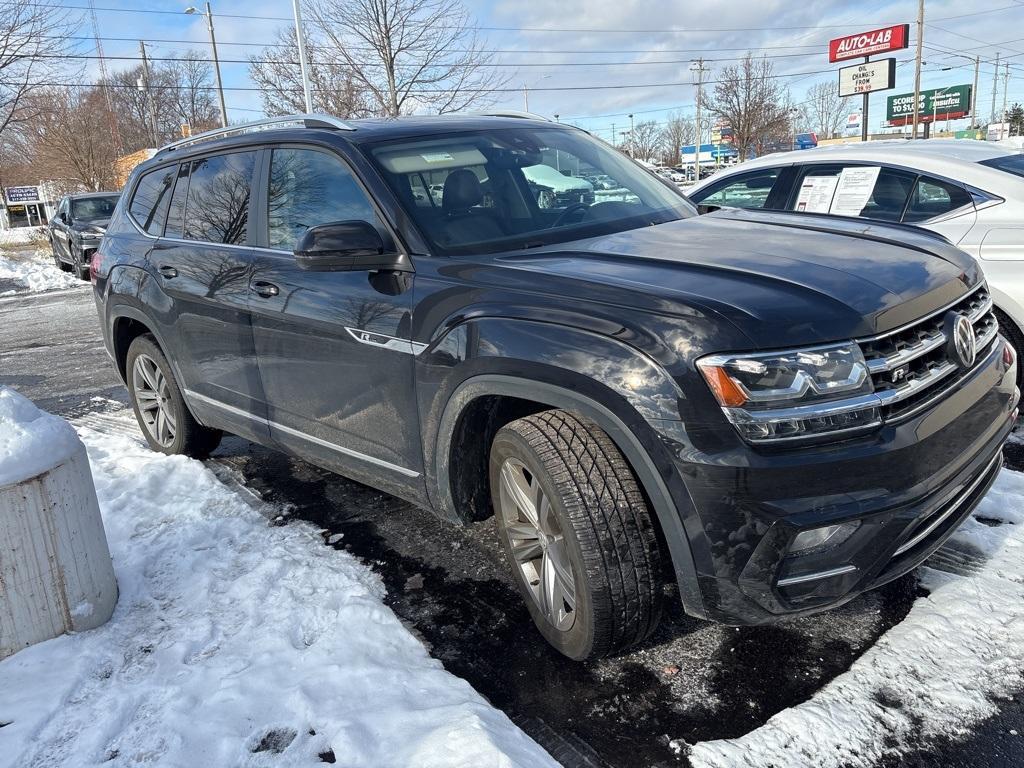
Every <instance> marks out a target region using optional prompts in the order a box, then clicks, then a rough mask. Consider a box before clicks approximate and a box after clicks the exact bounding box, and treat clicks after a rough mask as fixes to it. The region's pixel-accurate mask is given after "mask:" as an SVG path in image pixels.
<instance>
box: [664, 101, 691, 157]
mask: <svg viewBox="0 0 1024 768" xmlns="http://www.w3.org/2000/svg"><path fill="white" fill-rule="evenodd" d="M696 139H697V124H696V123H695V122H694V121H693V120H691V119H690V118H688V117H683V116H682V115H680V114H679V113H676V114H673V115H669V116H668V121H667V122H666V123H665V127H664V128H662V129H661V151H662V153H663V155H664V157H663V158H662V160H663V161H664V162H666V163H668V164H669V165H678V164H679V162H680V151H681V148H682V147H683V146H684V145H686V144H693V143H694V142H695V141H696Z"/></svg>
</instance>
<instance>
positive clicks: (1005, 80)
mask: <svg viewBox="0 0 1024 768" xmlns="http://www.w3.org/2000/svg"><path fill="white" fill-rule="evenodd" d="M1003 66H1004V67H1005V72H1006V74H1005V75H1003V114H1002V116H1001V117H1000V118H999V138H1000V139H1003V138H1006V137H1005V136H1003V124H1004V123H1006V122H1007V119H1006V94H1007V92H1008V91H1009V90H1010V62H1006V63H1005V64H1004V65H1003ZM1006 135H1007V136H1009V135H1010V131H1009V126H1007V131H1006Z"/></svg>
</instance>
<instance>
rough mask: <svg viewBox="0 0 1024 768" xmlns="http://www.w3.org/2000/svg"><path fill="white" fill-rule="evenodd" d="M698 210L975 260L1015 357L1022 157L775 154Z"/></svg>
mask: <svg viewBox="0 0 1024 768" xmlns="http://www.w3.org/2000/svg"><path fill="white" fill-rule="evenodd" d="M687 195H688V196H689V198H690V199H691V200H692V201H693V202H694V203H697V204H699V205H707V206H719V207H725V206H728V207H734V208H752V209H764V210H785V211H802V212H806V213H828V214H834V215H846V216H859V217H865V218H873V219H881V220H884V221H889V222H893V221H896V222H902V223H904V224H913V225H915V226H919V227H925V228H927V229H931V230H933V231H935V232H938V233H940V234H942V235H944V236H945V237H946V238H947V239H949V240H950V241H951V242H953V243H955V244H956V245H958V246H959V247H960V248H962V249H963V250H965V251H967V252H968V253H970V254H972V255H974V256H975V257H977V258H978V259H980V260H981V263H982V266H983V268H984V270H985V274H986V275H987V277H988V281H989V287H990V289H991V292H992V296H993V299H994V301H995V305H996V311H997V314H998V316H999V323H1000V326H1001V327H1002V330H1003V334H1004V335H1005V336H1006V337H1007V338H1008V339H1009V340H1010V342H1011V343H1012V344H1013V345H1014V347H1016V348H1017V350H1018V352H1021V353H1024V153H1021V152H1018V151H1014V150H1012V149H1009V148H1006V147H1002V146H998V145H996V144H993V143H990V142H984V141H971V140H964V139H960V140H953V139H948V140H946V139H931V140H928V141H909V140H905V139H900V140H894V141H871V142H867V143H865V144H838V145H832V146H826V147H818V148H817V149H811V150H801V151H798V152H781V153H778V154H772V155H767V156H765V157H761V158H758V159H756V160H751V161H748V162H745V163H742V164H740V165H737V166H736V167H735V168H732V169H729V170H725V171H721V172H719V173H717V174H715V175H714V176H713V177H712V178H709V179H705V180H702V181H701V182H699V183H698V184H696V185H695V186H694V187H692V188H691V189H690V190H688V192H687Z"/></svg>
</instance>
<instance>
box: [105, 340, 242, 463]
mask: <svg viewBox="0 0 1024 768" xmlns="http://www.w3.org/2000/svg"><path fill="white" fill-rule="evenodd" d="M125 378H126V379H127V381H128V395H129V397H130V398H131V401H132V409H133V410H134V411H135V418H136V420H137V421H138V422H139V427H140V428H141V429H142V434H143V435H144V436H145V437H146V442H147V443H149V447H150V448H152V449H153V450H154V451H159V452H160V453H166V454H168V455H174V454H184V455H185V456H191V457H192V458H195V459H204V458H206V457H207V456H209V455H210V453H211V451H213V450H214V449H216V447H217V446H218V445H219V444H220V439H221V436H222V433H221V431H220V430H219V429H209V428H208V427H204V426H203V425H202V424H200V423H199V422H198V421H196V420H195V418H194V417H193V416H192V413H191V412H190V411H189V409H188V406H187V405H186V404H185V399H184V398H183V397H182V396H181V389H180V388H179V387H178V382H177V381H176V380H175V378H174V372H173V371H172V370H171V366H170V364H169V363H168V362H167V358H166V357H164V353H163V352H162V351H161V349H160V347H159V346H158V345H157V343H156V340H155V339H154V338H153V337H152V336H151V335H149V334H145V335H142V336H139V337H137V338H136V339H135V340H134V341H132V343H131V346H130V347H128V357H127V359H126V362H125Z"/></svg>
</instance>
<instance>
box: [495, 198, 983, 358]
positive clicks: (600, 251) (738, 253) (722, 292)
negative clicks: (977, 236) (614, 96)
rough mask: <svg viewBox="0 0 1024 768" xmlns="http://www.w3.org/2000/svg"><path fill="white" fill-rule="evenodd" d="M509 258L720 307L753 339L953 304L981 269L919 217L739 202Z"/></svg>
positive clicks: (855, 327)
mask: <svg viewBox="0 0 1024 768" xmlns="http://www.w3.org/2000/svg"><path fill="white" fill-rule="evenodd" d="M504 260H507V261H509V262H517V266H522V267H528V268H531V269H537V270H540V271H543V272H545V273H547V274H548V275H550V276H551V277H552V278H554V277H556V275H558V276H564V277H566V278H570V277H572V278H575V280H577V281H578V280H581V279H582V280H585V281H587V282H588V283H591V284H595V283H596V284H599V286H600V287H599V289H598V296H599V297H600V298H601V299H602V300H606V301H608V300H611V301H619V300H622V298H624V297H629V298H628V299H627V300H628V301H629V302H630V305H631V306H634V307H636V308H643V309H648V308H649V309H651V310H653V311H658V312H661V313H664V314H673V313H679V314H692V313H693V311H694V310H695V309H696V310H699V311H704V312H706V313H709V314H716V315H719V316H721V317H724V318H725V319H727V320H729V321H730V322H732V323H733V324H734V325H735V326H736V327H737V328H739V330H740V331H742V332H743V333H744V334H745V335H746V336H747V337H748V338H749V339H750V340H751V342H752V345H753V347H754V348H759V349H771V348H773V347H774V348H778V347H784V346H792V345H800V344H816V343H824V342H831V341H837V340H842V339H849V338H857V337H863V336H871V335H875V334H878V333H884V332H886V331H889V330H892V329H894V328H898V327H900V326H903V325H906V324H908V323H911V322H913V321H915V320H918V319H919V318H921V317H923V316H925V315H927V314H928V313H930V312H934V311H936V310H938V309H941V308H942V307H944V306H947V305H949V304H952V303H954V302H955V301H956V300H957V299H958V298H960V297H961V296H963V295H964V294H966V293H967V292H968V291H969V290H970V289H971V288H972V287H973V286H975V285H976V284H977V283H978V282H979V281H980V280H981V279H982V278H981V272H980V269H979V268H978V266H977V263H976V262H975V261H974V260H973V259H972V258H971V257H970V256H969V255H967V254H966V253H964V252H962V251H960V250H958V249H957V248H955V247H954V246H953V245H952V244H950V243H949V241H947V240H946V239H945V238H943V237H941V236H940V235H936V234H934V233H932V232H927V231H925V230H921V229H918V228H916V227H909V226H903V225H885V224H879V223H877V222H868V221H861V220H859V219H838V218H836V217H834V216H828V217H818V216H813V215H807V214H775V213H761V212H749V211H739V210H722V211H718V212H716V213H713V214H709V215H706V216H695V217H692V218H688V219H683V220H681V221H674V222H670V223H667V224H660V225H656V226H651V227H645V228H642V229H634V230H629V231H626V232H619V233H616V234H612V235H607V236H601V237H595V238H591V239H588V240H582V241H576V242H573V243H572V244H571V250H570V249H567V248H566V244H561V245H552V246H547V247H544V248H538V249H535V250H531V251H527V252H520V253H518V254H510V255H509V256H506V257H503V261H504ZM528 265H529V266H528ZM557 282H558V283H560V282H561V281H557ZM609 289H614V290H609Z"/></svg>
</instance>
